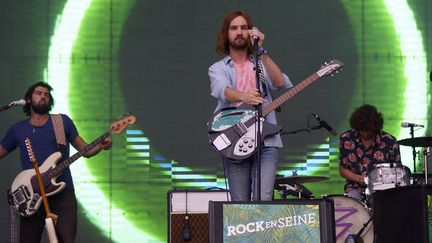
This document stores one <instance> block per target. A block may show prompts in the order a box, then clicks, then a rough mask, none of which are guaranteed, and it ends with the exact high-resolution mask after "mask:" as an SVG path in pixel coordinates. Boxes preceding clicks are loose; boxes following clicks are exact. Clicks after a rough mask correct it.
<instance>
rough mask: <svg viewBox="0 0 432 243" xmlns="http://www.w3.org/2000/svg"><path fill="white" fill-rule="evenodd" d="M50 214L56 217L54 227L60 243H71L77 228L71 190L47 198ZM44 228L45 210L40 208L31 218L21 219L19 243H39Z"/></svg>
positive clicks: (74, 200) (75, 206) (74, 202)
mask: <svg viewBox="0 0 432 243" xmlns="http://www.w3.org/2000/svg"><path fill="white" fill-rule="evenodd" d="M48 201H49V205H50V209H51V212H52V213H53V214H56V215H57V216H58V221H57V225H56V227H55V229H56V232H57V237H58V239H59V241H60V242H64V243H73V242H74V241H75V235H76V228H77V201H76V198H75V191H74V190H73V189H64V190H63V191H61V192H59V193H58V194H56V195H53V196H52V197H49V198H48ZM44 226H45V210H44V208H43V207H42V206H41V207H40V208H39V210H38V212H37V213H36V214H35V215H33V216H32V217H28V218H26V217H21V223H20V242H23V243H24V242H25V243H33V242H35V243H39V242H41V236H42V232H43V230H44Z"/></svg>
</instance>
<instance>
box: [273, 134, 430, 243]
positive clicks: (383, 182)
mask: <svg viewBox="0 0 432 243" xmlns="http://www.w3.org/2000/svg"><path fill="white" fill-rule="evenodd" d="M398 143H399V144H400V145H403V146H411V147H413V148H414V147H423V148H426V149H425V152H424V163H423V164H424V166H423V170H424V173H411V172H410V169H409V168H408V167H406V166H404V165H402V164H396V163H382V164H375V165H373V166H370V168H369V170H368V172H367V174H366V177H365V182H366V184H367V188H366V196H367V198H369V199H371V198H372V195H373V194H374V193H375V192H376V191H380V190H386V189H390V188H394V187H401V186H407V185H410V184H413V183H417V184H419V183H420V184H423V183H425V184H427V181H428V176H429V174H428V173H427V171H428V168H427V157H428V156H429V154H430V151H429V148H430V147H432V137H416V138H407V139H403V140H399V141H398ZM328 179H329V178H328V177H324V176H305V175H298V174H297V172H296V171H293V174H292V176H287V177H282V176H277V177H276V179H275V189H276V190H278V191H279V194H280V196H281V198H282V199H287V196H288V195H291V196H294V197H295V198H299V199H310V198H314V197H313V196H312V192H311V191H310V190H308V189H307V188H306V187H305V186H303V185H302V184H304V183H317V182H322V181H326V180H328ZM325 198H330V199H332V200H333V201H334V208H335V227H336V228H335V231H336V242H338V243H339V242H341V243H342V242H344V241H345V239H346V238H347V236H348V235H350V234H352V235H356V236H357V237H361V238H362V240H363V242H373V238H374V234H373V226H372V222H371V221H372V208H371V201H370V200H366V201H365V202H362V201H359V200H357V199H354V198H351V197H348V196H345V195H329V196H325ZM348 226H349V227H348Z"/></svg>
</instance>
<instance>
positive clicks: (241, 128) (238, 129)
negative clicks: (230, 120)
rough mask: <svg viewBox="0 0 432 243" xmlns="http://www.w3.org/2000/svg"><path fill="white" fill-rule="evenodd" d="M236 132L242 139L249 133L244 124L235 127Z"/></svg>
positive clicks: (239, 123)
mask: <svg viewBox="0 0 432 243" xmlns="http://www.w3.org/2000/svg"><path fill="white" fill-rule="evenodd" d="M234 130H235V131H236V132H237V134H238V135H239V136H240V137H241V136H243V135H245V134H246V133H247V132H248V129H247V127H246V126H245V124H243V123H242V122H238V123H237V124H235V125H234Z"/></svg>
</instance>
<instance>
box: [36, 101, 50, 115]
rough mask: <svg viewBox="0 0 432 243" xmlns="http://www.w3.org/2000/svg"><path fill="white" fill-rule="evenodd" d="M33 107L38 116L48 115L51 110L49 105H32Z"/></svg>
mask: <svg viewBox="0 0 432 243" xmlns="http://www.w3.org/2000/svg"><path fill="white" fill-rule="evenodd" d="M31 107H32V109H33V111H34V112H35V113H37V114H40V115H44V114H48V112H49V111H50V110H51V108H50V105H49V104H33V103H32V104H31Z"/></svg>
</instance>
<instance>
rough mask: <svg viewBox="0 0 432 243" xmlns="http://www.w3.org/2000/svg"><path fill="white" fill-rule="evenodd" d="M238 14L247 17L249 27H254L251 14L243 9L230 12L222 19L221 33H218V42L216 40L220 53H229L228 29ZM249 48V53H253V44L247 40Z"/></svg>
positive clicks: (217, 49) (217, 50)
mask: <svg viewBox="0 0 432 243" xmlns="http://www.w3.org/2000/svg"><path fill="white" fill-rule="evenodd" d="M238 16H242V17H243V18H245V19H246V23H247V25H248V29H251V28H252V20H251V18H250V17H249V15H248V14H247V13H245V12H243V11H232V12H229V13H228V14H227V15H226V16H225V17H224V19H223V20H222V25H221V28H220V30H219V33H218V35H217V42H216V52H217V53H219V54H222V55H223V54H226V55H229V40H228V31H229V27H230V24H231V21H232V20H233V19H235V18H237V17H238ZM246 43H247V50H248V54H249V55H250V54H252V53H253V46H252V44H251V43H250V42H249V41H247V42H246Z"/></svg>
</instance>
